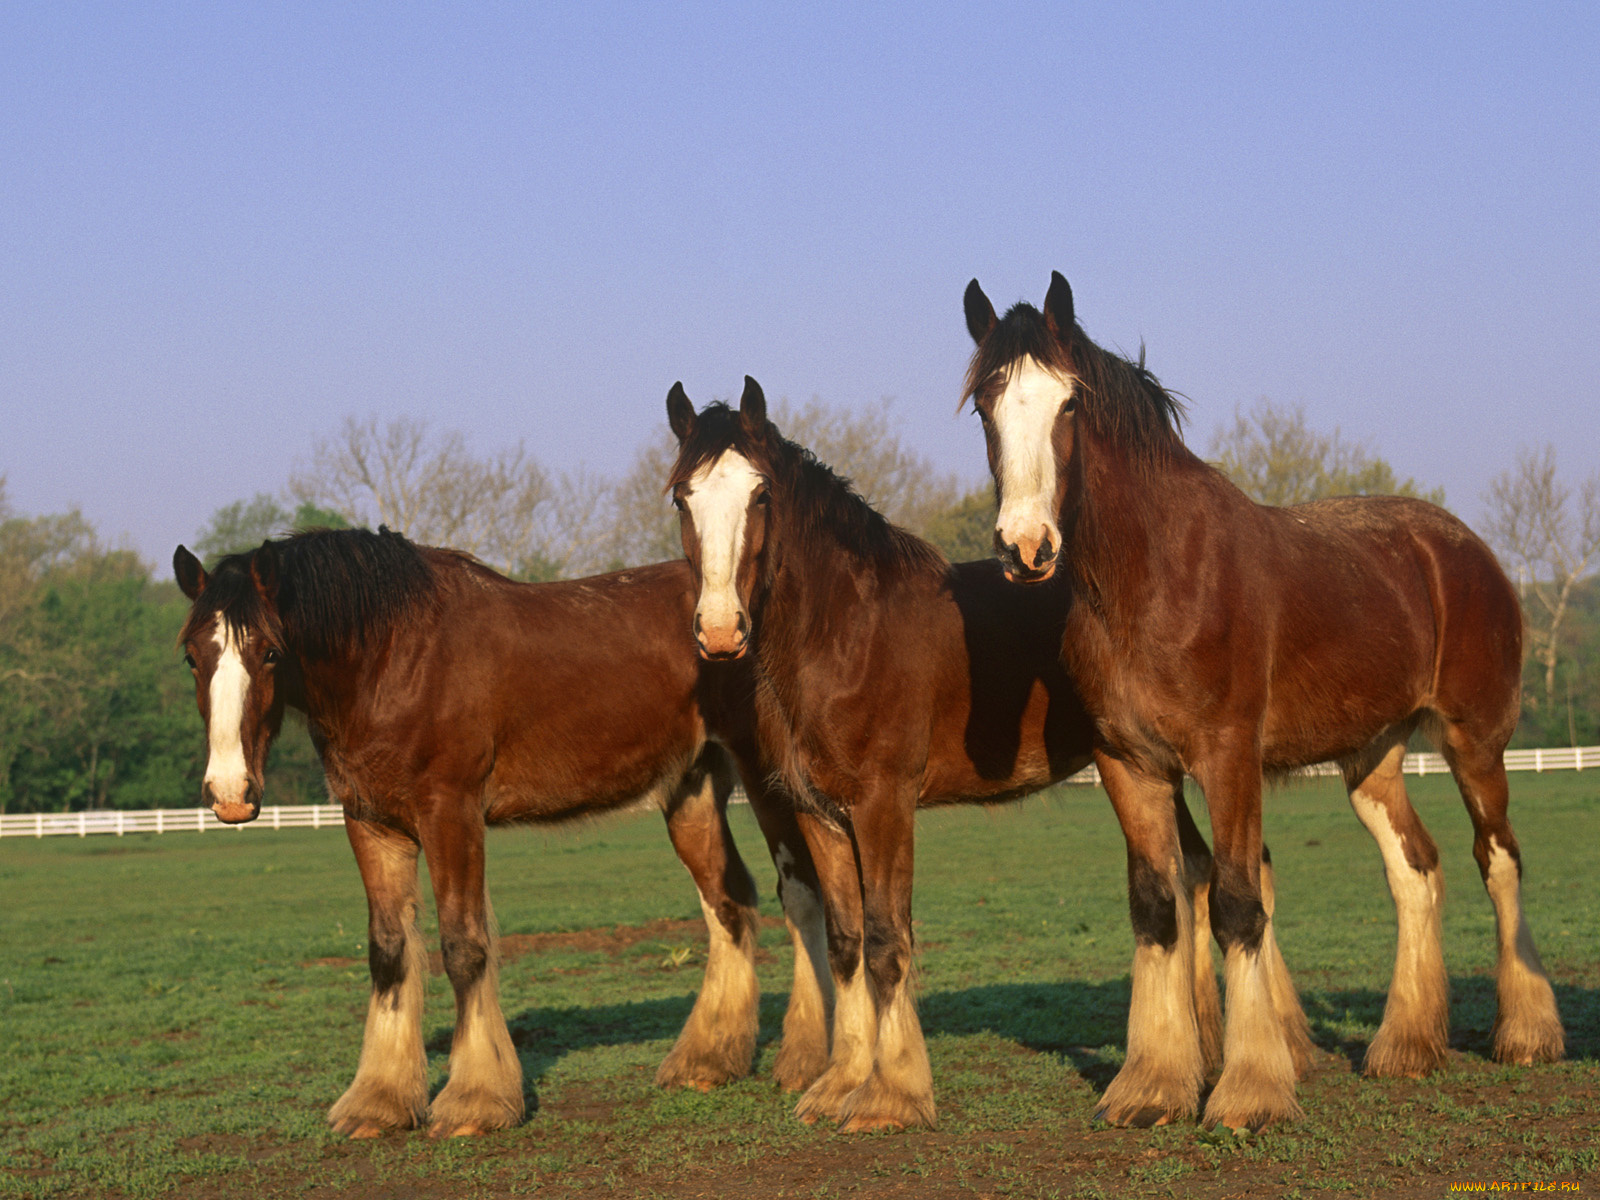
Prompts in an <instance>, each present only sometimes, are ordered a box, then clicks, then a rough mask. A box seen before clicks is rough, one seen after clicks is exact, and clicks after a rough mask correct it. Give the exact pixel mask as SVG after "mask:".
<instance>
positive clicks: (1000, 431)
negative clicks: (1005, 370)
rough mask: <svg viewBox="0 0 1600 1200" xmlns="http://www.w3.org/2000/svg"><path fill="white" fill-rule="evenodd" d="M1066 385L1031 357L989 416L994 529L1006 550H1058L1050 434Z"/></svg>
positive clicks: (1028, 558)
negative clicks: (996, 501)
mask: <svg viewBox="0 0 1600 1200" xmlns="http://www.w3.org/2000/svg"><path fill="white" fill-rule="evenodd" d="M1071 396H1072V381H1071V380H1070V379H1063V378H1062V377H1061V376H1059V375H1056V374H1054V373H1053V372H1051V371H1048V370H1046V369H1045V368H1044V367H1042V366H1040V365H1039V363H1038V361H1037V360H1035V359H1034V358H1033V357H1032V356H1029V357H1027V358H1024V359H1023V360H1022V361H1021V362H1019V363H1018V364H1017V366H1016V368H1015V370H1014V371H1013V372H1012V375H1011V379H1010V381H1009V382H1008V383H1007V384H1006V388H1005V391H1004V392H1002V393H1001V394H1000V398H999V399H998V400H997V401H996V402H995V406H994V411H993V413H992V414H991V415H992V417H993V420H994V428H995V434H996V437H997V439H998V441H999V443H1000V446H999V449H1000V453H999V460H1000V462H999V471H1000V515H999V517H998V519H997V520H996V521H995V529H996V530H997V531H998V532H999V534H1000V537H1001V539H1002V540H1003V541H1004V542H1005V543H1006V545H1008V546H1016V547H1018V548H1019V549H1021V550H1022V553H1023V560H1024V562H1026V563H1028V564H1029V565H1031V562H1032V551H1033V549H1035V548H1037V547H1038V546H1039V545H1040V544H1041V543H1042V542H1044V541H1048V542H1049V543H1050V545H1051V546H1052V547H1054V548H1055V549H1056V550H1060V548H1061V532H1060V530H1059V528H1058V527H1057V525H1056V513H1055V499H1056V456H1055V445H1054V442H1053V440H1052V436H1051V435H1052V433H1053V432H1054V430H1055V424H1056V417H1057V416H1058V415H1059V414H1060V412H1061V406H1062V405H1063V404H1064V403H1066V401H1067V400H1069V399H1070V398H1071Z"/></svg>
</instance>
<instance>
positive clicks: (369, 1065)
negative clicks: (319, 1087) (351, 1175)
mask: <svg viewBox="0 0 1600 1200" xmlns="http://www.w3.org/2000/svg"><path fill="white" fill-rule="evenodd" d="M345 833H346V834H347V835H348V837H349V838H350V847H351V849H353V850H354V851H355V855H356V863H357V865H358V866H359V867H360V868H361V882H362V883H363V884H365V885H366V889H367V966H368V969H369V970H370V971H371V973H372V999H371V1000H370V1001H369V1002H368V1004H367V1027H366V1032H365V1033H364V1034H363V1036H362V1039H361V1063H360V1065H359V1066H358V1067H357V1068H356V1077H355V1079H354V1080H353V1081H352V1082H351V1084H350V1086H349V1088H347V1089H346V1090H345V1093H344V1095H343V1096H340V1097H339V1099H338V1101H337V1103H335V1104H334V1106H333V1107H332V1108H331V1109H329V1110H328V1124H330V1125H332V1126H333V1128H334V1129H335V1130H336V1131H337V1132H339V1133H345V1134H349V1135H350V1136H351V1137H377V1136H378V1135H379V1134H380V1133H382V1132H383V1131H384V1130H386V1129H411V1128H414V1127H415V1126H417V1125H420V1124H421V1123H422V1119H423V1118H424V1117H425V1116H426V1115H427V1112H428V1057H427V1054H426V1053H425V1052H424V1050H423V1045H422V994H423V990H424V988H425V986H426V983H427V978H428V958H427V953H426V951H425V950H424V949H423V945H422V935H421V934H419V933H418V932H417V908H418V899H419V898H418V894H417V844H416V843H415V842H414V841H412V840H411V839H410V838H408V837H406V836H404V835H403V834H398V833H395V832H393V831H392V830H389V829H386V828H384V827H383V826H381V825H372V824H368V823H367V822H365V821H358V820H355V819H353V818H349V817H347V818H346V820H345Z"/></svg>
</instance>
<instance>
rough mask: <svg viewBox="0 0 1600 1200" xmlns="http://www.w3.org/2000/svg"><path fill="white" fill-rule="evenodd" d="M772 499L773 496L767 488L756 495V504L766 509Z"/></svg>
mask: <svg viewBox="0 0 1600 1200" xmlns="http://www.w3.org/2000/svg"><path fill="white" fill-rule="evenodd" d="M771 499H772V494H771V493H770V492H768V491H767V489H766V488H762V489H761V490H760V491H759V492H757V493H756V496H755V500H756V503H757V504H758V505H760V506H761V507H762V508H765V507H766V506H767V502H768V501H769V500H771Z"/></svg>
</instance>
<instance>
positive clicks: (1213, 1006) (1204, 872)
mask: <svg viewBox="0 0 1600 1200" xmlns="http://www.w3.org/2000/svg"><path fill="white" fill-rule="evenodd" d="M1172 806H1173V811H1174V812H1175V813H1176V815H1177V818H1178V847H1179V849H1180V850H1182V852H1183V884H1184V886H1185V887H1186V888H1188V889H1189V907H1190V910H1191V911H1192V912H1193V914H1194V916H1193V926H1194V938H1193V940H1194V1013H1195V1020H1196V1022H1197V1023H1198V1024H1199V1027H1200V1059H1201V1062H1203V1063H1204V1064H1205V1073H1206V1075H1207V1076H1208V1077H1209V1076H1211V1075H1214V1074H1216V1072H1218V1071H1220V1070H1221V1069H1222V1001H1221V999H1220V997H1219V996H1218V994H1217V972H1216V968H1215V967H1214V966H1212V963H1211V903H1210V896H1211V847H1210V846H1207V845H1206V840H1205V838H1203V837H1201V836H1200V827H1199V826H1197V825H1196V824H1195V823H1194V817H1193V816H1192V815H1191V814H1190V812H1189V805H1188V803H1187V802H1185V800H1184V798H1183V781H1182V780H1179V781H1178V783H1177V784H1175V785H1174V786H1173V790H1172Z"/></svg>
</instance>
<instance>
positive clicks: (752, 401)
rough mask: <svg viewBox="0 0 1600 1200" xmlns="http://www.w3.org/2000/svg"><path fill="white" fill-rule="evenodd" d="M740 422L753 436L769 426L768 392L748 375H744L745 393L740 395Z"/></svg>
mask: <svg viewBox="0 0 1600 1200" xmlns="http://www.w3.org/2000/svg"><path fill="white" fill-rule="evenodd" d="M739 423H740V424H741V425H743V426H744V431H745V432H746V433H748V434H750V435H751V436H752V437H754V436H755V435H756V434H758V433H760V432H761V431H762V430H763V429H765V428H766V427H767V397H766V393H764V392H763V391H762V390H761V385H760V384H759V383H757V382H756V381H755V380H754V379H752V378H750V376H748V375H746V376H745V377H744V395H742V396H740V397H739Z"/></svg>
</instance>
